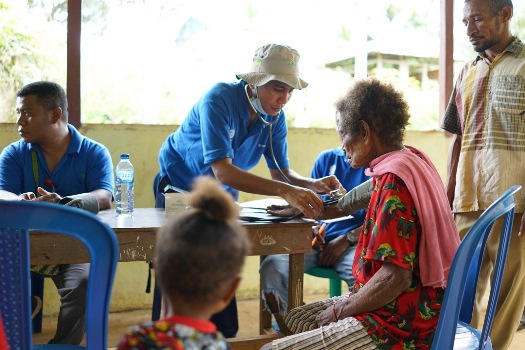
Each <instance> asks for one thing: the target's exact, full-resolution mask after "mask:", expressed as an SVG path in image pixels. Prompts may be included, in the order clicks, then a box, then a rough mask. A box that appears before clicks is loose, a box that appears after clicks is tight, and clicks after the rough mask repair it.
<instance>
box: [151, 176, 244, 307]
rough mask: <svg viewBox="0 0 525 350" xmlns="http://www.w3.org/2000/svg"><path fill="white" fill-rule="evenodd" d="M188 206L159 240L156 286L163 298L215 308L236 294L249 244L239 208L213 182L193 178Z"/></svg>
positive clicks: (163, 232) (162, 232)
mask: <svg viewBox="0 0 525 350" xmlns="http://www.w3.org/2000/svg"><path fill="white" fill-rule="evenodd" d="M187 201H188V205H189V206H190V209H189V210H188V211H187V212H185V213H183V214H181V215H180V216H178V217H176V218H175V219H173V220H171V221H170V222H169V223H167V224H166V225H165V226H164V227H163V228H162V229H161V231H160V233H159V236H158V238H157V251H156V260H155V261H156V262H155V269H156V278H157V283H159V285H160V287H161V289H162V292H163V293H164V294H165V295H166V296H173V295H176V296H177V297H178V298H181V299H187V300H192V301H194V302H198V303H215V302H218V301H220V300H221V299H224V298H225V295H226V294H228V293H229V292H230V290H231V289H232V286H233V290H235V287H236V286H237V284H238V281H239V274H240V272H241V269H242V267H243V264H244V259H245V257H246V255H247V254H248V249H249V241H248V238H247V236H246V232H245V231H244V228H243V227H242V226H241V225H240V224H239V223H238V220H237V219H238V214H239V208H238V206H237V205H236V204H235V202H234V200H233V198H232V197H231V195H230V194H229V193H227V192H226V191H224V190H223V189H222V188H221V187H220V185H219V184H218V183H217V181H215V180H213V179H212V178H199V179H197V180H196V181H195V184H194V189H193V191H192V192H191V193H190V194H189V195H188V200H187ZM231 294H232V296H233V291H232V293H231Z"/></svg>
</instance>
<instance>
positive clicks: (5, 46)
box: [0, 2, 38, 122]
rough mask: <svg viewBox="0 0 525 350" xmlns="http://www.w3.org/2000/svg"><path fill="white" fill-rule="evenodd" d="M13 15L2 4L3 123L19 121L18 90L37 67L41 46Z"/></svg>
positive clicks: (0, 95) (0, 88) (0, 82)
mask: <svg viewBox="0 0 525 350" xmlns="http://www.w3.org/2000/svg"><path fill="white" fill-rule="evenodd" d="M14 14H15V11H13V9H12V7H11V6H10V5H9V4H7V3H5V2H0V23H2V24H3V25H2V26H0V62H1V65H0V111H4V113H1V114H0V122H7V121H11V122H12V121H15V120H16V116H15V113H14V110H15V98H14V96H15V94H16V91H17V89H18V87H20V86H21V85H22V84H23V83H24V81H26V80H27V78H28V77H30V76H31V75H33V74H34V73H35V69H37V67H38V55H37V52H38V45H37V44H36V43H35V42H34V40H33V38H32V37H31V36H30V35H28V34H25V33H24V31H23V30H22V26H23V22H22V21H18V20H17V18H16V16H15V15H14ZM6 111H7V113H6Z"/></svg>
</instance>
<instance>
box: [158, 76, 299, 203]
mask: <svg viewBox="0 0 525 350" xmlns="http://www.w3.org/2000/svg"><path fill="white" fill-rule="evenodd" d="M245 85H246V83H245V82H244V81H242V80H240V81H238V82H234V83H218V84H216V85H215V86H213V87H212V88H211V89H210V90H209V91H207V92H206V93H205V94H204V95H203V96H202V97H201V98H200V99H199V100H198V101H197V103H196V104H195V105H194V106H193V108H192V109H191V110H190V112H189V113H188V115H187V116H186V119H184V121H183V122H182V124H181V126H180V127H179V129H178V130H177V131H175V132H174V133H172V134H171V135H169V136H168V138H167V139H166V141H165V142H164V143H163V144H162V146H161V148H160V152H159V165H160V175H161V176H162V177H163V176H168V177H169V179H170V182H171V184H172V185H174V186H176V187H179V188H181V189H183V190H190V188H191V184H192V181H193V179H194V178H195V177H197V176H199V175H210V176H213V171H212V169H211V165H210V164H211V163H212V162H214V161H217V160H220V159H223V158H231V159H232V163H233V165H235V166H236V167H238V168H240V169H243V170H246V171H248V170H250V169H252V168H253V167H255V166H256V165H257V164H258V163H259V161H260V159H261V156H262V155H264V157H265V159H266V164H267V165H268V168H270V169H277V168H276V166H275V163H274V161H273V159H272V156H271V152H270V147H269V145H268V142H269V133H268V129H269V128H268V127H267V126H266V125H264V124H263V123H262V122H261V121H260V120H259V119H256V121H255V123H254V124H253V125H252V126H251V127H250V129H248V124H249V116H250V111H249V109H248V105H247V101H246V92H245ZM276 118H277V117H273V116H267V115H265V116H264V119H265V120H266V121H267V122H275V121H276ZM272 133H273V136H272V140H273V142H272V145H273V151H274V154H275V158H276V160H277V162H278V163H279V167H281V168H282V169H288V168H289V167H290V164H289V160H288V147H287V143H286V135H287V133H288V129H287V126H286V117H285V114H284V112H283V111H281V112H280V114H279V116H278V118H277V121H276V123H275V124H274V125H273V126H272ZM224 187H225V188H226V190H228V191H230V192H232V193H233V194H234V196H236V194H237V191H236V190H234V189H231V188H228V187H227V186H224Z"/></svg>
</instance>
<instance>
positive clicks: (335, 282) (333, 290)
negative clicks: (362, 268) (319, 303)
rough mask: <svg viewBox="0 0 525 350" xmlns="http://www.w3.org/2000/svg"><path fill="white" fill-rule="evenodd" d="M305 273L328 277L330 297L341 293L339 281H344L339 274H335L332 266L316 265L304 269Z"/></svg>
mask: <svg viewBox="0 0 525 350" xmlns="http://www.w3.org/2000/svg"><path fill="white" fill-rule="evenodd" d="M305 273H306V274H308V275H311V276H315V277H320V278H328V279H329V287H330V298H333V297H337V296H340V295H341V294H342V287H341V283H342V282H345V281H344V280H343V279H342V278H341V276H339V275H338V274H337V272H336V271H335V270H334V269H333V268H330V267H321V266H316V267H312V268H311V269H309V270H307V271H305ZM345 283H346V282H345Z"/></svg>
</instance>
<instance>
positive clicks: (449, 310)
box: [432, 186, 521, 350]
mask: <svg viewBox="0 0 525 350" xmlns="http://www.w3.org/2000/svg"><path fill="white" fill-rule="evenodd" d="M520 189H521V186H513V187H511V188H509V189H508V190H507V191H505V193H504V194H503V195H502V196H501V197H500V198H499V199H498V200H496V201H495V202H494V203H493V204H492V205H491V206H490V207H489V208H488V209H487V210H485V211H484V212H483V214H481V216H480V217H479V218H478V220H477V221H476V222H475V223H474V225H473V226H472V227H471V229H470V230H469V231H468V232H467V234H466V235H465V237H464V238H463V240H462V241H461V243H460V245H459V248H458V250H457V252H456V254H455V255H454V260H453V261H452V266H451V269H450V273H449V277H448V282H447V288H446V291H445V297H444V300H443V304H442V307H441V313H440V316H439V321H438V325H437V330H436V333H435V334H434V341H433V342H432V349H433V350H447V349H480V350H481V349H492V343H491V341H490V337H489V333H490V330H491V328H492V322H493V320H494V313H495V311H496V302H497V300H498V295H499V291H500V287H501V279H502V277H503V270H504V268H505V262H506V261H507V250H508V247H509V242H510V233H511V230H512V223H513V221H514V194H515V193H516V192H518V191H519V190H520ZM502 216H503V217H504V222H503V227H502V230H501V236H500V242H499V249H498V256H497V258H496V266H495V267H494V271H493V277H492V286H491V289H490V295H489V301H488V305H487V311H486V314H485V320H484V323H483V330H482V331H481V332H480V331H479V330H477V329H475V328H472V327H471V326H470V325H469V323H470V322H471V320H472V312H473V308H474V300H475V296H476V286H477V284H478V275H479V270H480V267H481V262H482V259H483V251H484V250H485V243H486V242H487V238H488V236H489V233H490V230H491V229H492V226H493V224H494V221H496V219H498V218H500V217H502Z"/></svg>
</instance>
